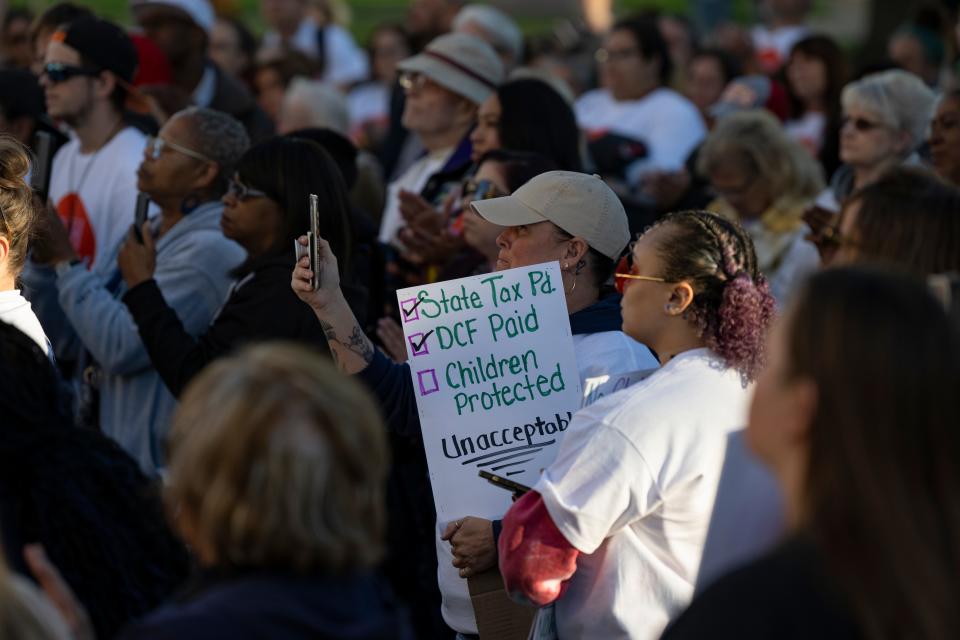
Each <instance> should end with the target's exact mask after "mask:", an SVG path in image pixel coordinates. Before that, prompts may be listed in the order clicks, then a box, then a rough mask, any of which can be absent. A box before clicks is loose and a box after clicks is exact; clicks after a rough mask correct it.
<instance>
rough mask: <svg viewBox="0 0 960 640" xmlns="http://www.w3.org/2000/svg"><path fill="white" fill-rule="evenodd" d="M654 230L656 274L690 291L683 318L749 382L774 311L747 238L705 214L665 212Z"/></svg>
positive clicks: (735, 226)
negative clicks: (656, 236) (656, 233)
mask: <svg viewBox="0 0 960 640" xmlns="http://www.w3.org/2000/svg"><path fill="white" fill-rule="evenodd" d="M654 226H655V228H656V227H659V228H662V229H664V231H665V233H664V234H663V235H662V236H661V237H660V241H659V243H658V245H659V246H658V247H657V253H658V254H659V256H660V260H661V263H662V265H663V266H662V271H661V273H658V274H657V275H658V276H659V277H661V278H663V279H664V280H666V281H667V282H687V283H689V284H690V286H691V287H693V292H694V297H693V302H692V303H691V304H690V307H689V308H688V309H687V311H686V315H685V317H686V318H687V320H689V321H690V322H691V323H693V324H694V326H696V327H697V329H698V330H699V332H700V335H701V337H702V338H703V339H704V341H705V343H706V345H707V346H708V347H709V348H710V349H712V350H713V351H714V352H716V353H717V354H718V355H719V356H720V357H721V358H723V360H724V361H725V362H726V364H727V366H729V367H732V368H734V369H736V370H737V371H739V372H740V375H741V376H742V377H743V379H744V382H745V383H746V382H749V381H752V380H754V379H755V378H756V376H757V374H758V373H759V372H760V369H761V368H762V367H763V363H764V341H765V339H766V333H767V329H768V328H769V326H770V323H771V322H772V321H773V317H774V313H775V311H774V309H775V307H774V300H773V296H772V295H771V294H770V288H769V286H768V285H767V281H766V279H765V278H764V277H763V275H762V274H761V273H760V270H759V269H758V268H757V256H756V253H755V251H754V248H753V241H752V240H751V239H750V236H749V234H747V232H746V231H744V229H743V228H742V227H740V225H738V224H736V223H733V222H730V221H729V220H727V219H725V218H722V217H720V216H718V215H716V214H713V213H708V212H706V211H682V212H679V213H671V214H669V215H667V216H665V217H664V218H663V219H662V220H661V221H660V222H658V223H657V224H656V225H654Z"/></svg>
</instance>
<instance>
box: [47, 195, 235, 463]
mask: <svg viewBox="0 0 960 640" xmlns="http://www.w3.org/2000/svg"><path fill="white" fill-rule="evenodd" d="M222 212H223V204H221V203H220V202H209V203H206V204H204V205H202V206H200V207H198V208H197V209H196V210H194V211H192V212H191V213H190V214H189V215H187V216H186V217H184V218H183V219H182V220H181V221H180V222H178V223H177V224H176V225H174V226H173V228H171V229H170V230H169V231H168V232H167V233H166V234H164V236H163V237H161V238H160V239H159V240H158V241H157V267H156V272H155V274H154V278H155V279H156V281H157V284H158V286H159V287H160V290H161V291H162V292H163V295H164V298H165V299H166V300H167V303H168V304H169V305H170V306H171V307H172V308H173V309H174V311H176V313H177V316H178V317H179V318H180V320H181V322H183V325H184V327H185V328H186V330H187V331H188V332H189V333H191V334H192V335H199V334H201V333H203V332H204V331H205V330H206V329H207V327H209V325H210V321H211V320H212V319H213V316H214V314H215V313H216V312H217V310H218V309H219V308H220V306H221V305H222V304H223V301H224V300H225V298H226V296H227V292H228V289H229V287H230V284H231V277H230V276H229V271H230V270H231V269H233V268H234V267H236V266H237V265H238V264H240V263H241V262H242V261H243V259H244V251H243V249H242V248H240V246H239V245H237V244H236V243H234V242H233V241H232V240H228V239H227V238H225V237H224V236H223V233H222V232H221V230H220V216H221V213H222ZM155 224H156V223H155ZM119 249H120V247H119V246H118V247H115V248H114V251H113V254H112V255H111V256H110V264H112V265H114V269H113V272H112V273H111V274H110V275H109V276H107V277H104V275H103V274H97V273H93V272H90V271H88V270H87V269H86V268H85V267H84V266H83V265H76V266H74V267H73V268H71V269H70V270H69V271H67V272H66V273H64V274H63V275H61V276H60V277H58V278H57V288H58V290H59V301H60V305H61V307H62V308H63V310H64V313H65V314H66V315H67V317H68V318H69V320H70V322H71V324H72V325H73V328H74V330H75V331H76V332H77V334H78V335H79V336H80V339H81V340H82V341H83V344H84V345H85V346H86V348H87V349H88V350H89V351H90V353H91V354H92V355H93V358H94V359H95V360H96V362H97V363H98V364H99V365H100V367H101V368H102V380H101V383H100V427H101V429H102V430H103V432H104V433H106V434H107V435H108V436H110V437H111V438H113V439H114V440H116V441H117V442H118V443H119V444H120V446H122V447H123V448H124V449H125V450H126V451H127V453H129V454H130V455H131V456H133V457H134V458H135V459H136V460H137V461H138V462H139V463H140V466H141V468H143V470H144V471H145V472H146V473H147V474H149V475H154V474H156V473H157V471H158V470H159V469H161V468H162V467H163V466H164V459H163V449H164V446H163V445H164V440H165V438H166V434H167V429H168V427H169V422H170V418H171V415H172V413H173V410H174V408H175V407H176V400H175V399H174V397H173V395H171V394H170V392H169V391H168V390H167V388H166V386H164V384H163V381H162V380H161V379H160V376H159V375H158V374H157V372H156V370H155V369H154V368H153V365H152V364H151V362H150V357H149V356H148V355H147V351H146V349H145V348H144V346H143V342H142V341H141V339H140V334H139V332H138V330H137V325H136V323H135V322H134V321H133V318H132V317H131V315H130V312H129V311H128V310H127V306H126V305H125V304H124V303H123V302H122V301H121V300H120V297H121V296H122V295H123V293H124V292H125V291H126V285H125V284H124V282H123V280H122V279H121V278H120V277H119V270H118V269H117V268H116V261H117V254H118V253H119Z"/></svg>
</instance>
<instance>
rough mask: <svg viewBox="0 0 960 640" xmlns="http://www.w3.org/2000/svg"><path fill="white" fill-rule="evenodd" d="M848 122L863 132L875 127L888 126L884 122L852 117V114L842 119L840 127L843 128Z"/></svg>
mask: <svg viewBox="0 0 960 640" xmlns="http://www.w3.org/2000/svg"><path fill="white" fill-rule="evenodd" d="M848 124H849V125H851V126H852V127H853V128H854V129H856V130H857V131H860V132H861V133H866V132H867V131H873V130H874V129H879V128H881V127H886V126H887V125H886V124H884V123H882V122H873V121H872V120H867V119H866V118H851V117H850V116H846V117H845V118H844V119H843V120H841V121H840V128H841V129H842V128H844V127H846V126H847V125H848Z"/></svg>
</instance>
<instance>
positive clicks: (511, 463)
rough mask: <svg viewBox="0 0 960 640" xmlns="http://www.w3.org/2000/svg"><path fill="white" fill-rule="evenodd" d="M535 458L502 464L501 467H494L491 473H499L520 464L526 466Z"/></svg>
mask: <svg viewBox="0 0 960 640" xmlns="http://www.w3.org/2000/svg"><path fill="white" fill-rule="evenodd" d="M531 460H533V458H527V459H526V460H517V461H516V462H508V463H507V464H502V465H500V466H499V467H494V468H493V469H491V471H499V470H500V469H505V468H507V467H515V466H516V465H518V464H525V463H527V462H530V461H531Z"/></svg>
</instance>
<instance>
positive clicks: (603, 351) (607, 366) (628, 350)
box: [436, 331, 660, 634]
mask: <svg viewBox="0 0 960 640" xmlns="http://www.w3.org/2000/svg"><path fill="white" fill-rule="evenodd" d="M573 349H574V353H576V356H577V368H578V369H579V371H580V378H581V380H583V379H586V378H592V377H595V376H601V375H605V374H611V375H616V374H621V373H631V372H633V371H640V370H644V369H652V368H655V367H659V366H660V363H659V362H658V361H657V360H656V358H654V357H653V354H652V353H650V350H649V349H647V348H646V347H645V346H643V345H642V344H640V343H639V342H637V341H636V340H634V339H633V338H631V337H629V336H628V335H626V334H625V333H623V332H622V331H601V332H599V333H588V334H577V335H574V336H573ZM447 524H448V523H446V522H437V535H436V541H437V561H438V563H439V566H438V568H437V580H438V582H439V584H440V593H441V594H442V596H443V604H442V605H441V608H440V611H441V613H442V614H443V619H444V621H445V622H446V623H447V625H448V626H449V627H450V628H451V629H454V630H455V631H458V632H460V633H469V634H475V633H477V622H476V619H475V617H474V613H473V604H472V602H471V600H470V593H469V591H468V589H467V581H466V580H465V579H464V578H461V577H460V570H459V569H457V568H456V567H454V566H453V552H452V549H451V547H450V543H449V542H447V541H445V540H441V539H440V535H441V534H442V533H443V531H444V529H446V527H447Z"/></svg>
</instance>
